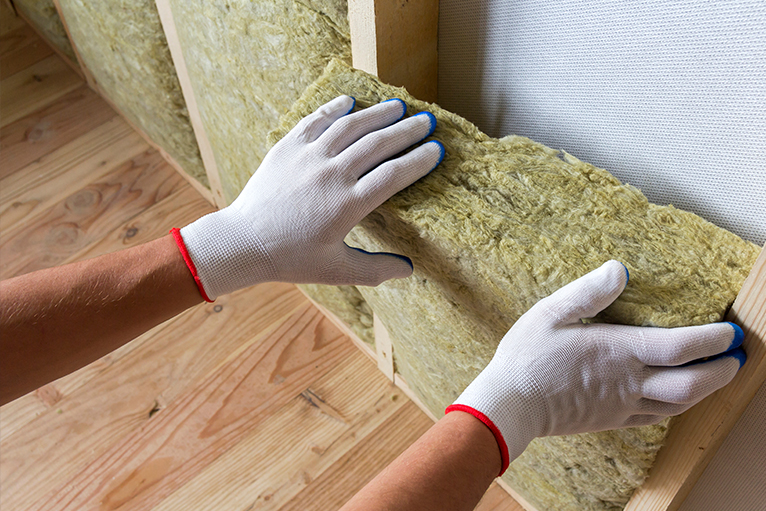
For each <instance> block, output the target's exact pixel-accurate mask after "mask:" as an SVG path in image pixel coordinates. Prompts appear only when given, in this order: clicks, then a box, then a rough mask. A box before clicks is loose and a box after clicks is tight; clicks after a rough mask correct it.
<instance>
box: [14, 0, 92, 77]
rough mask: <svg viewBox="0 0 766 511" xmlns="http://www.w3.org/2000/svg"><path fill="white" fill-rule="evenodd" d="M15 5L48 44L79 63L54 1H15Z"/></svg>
mask: <svg viewBox="0 0 766 511" xmlns="http://www.w3.org/2000/svg"><path fill="white" fill-rule="evenodd" d="M13 5H15V6H16V9H18V10H19V11H21V13H22V14H23V15H24V17H25V18H26V19H27V20H29V22H30V23H32V24H33V25H34V26H35V28H36V29H37V30H39V31H40V32H41V33H42V34H43V35H44V36H45V38H46V39H47V40H48V42H50V43H51V44H53V45H54V46H55V47H56V48H58V49H59V50H61V52H62V53H63V54H64V55H66V56H67V57H68V58H69V60H71V61H72V62H77V57H76V56H75V54H74V50H73V49H72V45H71V43H70V42H69V37H67V35H66V30H64V24H63V23H61V18H60V17H59V13H58V11H56V6H55V5H54V4H53V0H14V1H13Z"/></svg>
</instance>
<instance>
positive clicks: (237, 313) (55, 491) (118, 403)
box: [0, 284, 337, 509]
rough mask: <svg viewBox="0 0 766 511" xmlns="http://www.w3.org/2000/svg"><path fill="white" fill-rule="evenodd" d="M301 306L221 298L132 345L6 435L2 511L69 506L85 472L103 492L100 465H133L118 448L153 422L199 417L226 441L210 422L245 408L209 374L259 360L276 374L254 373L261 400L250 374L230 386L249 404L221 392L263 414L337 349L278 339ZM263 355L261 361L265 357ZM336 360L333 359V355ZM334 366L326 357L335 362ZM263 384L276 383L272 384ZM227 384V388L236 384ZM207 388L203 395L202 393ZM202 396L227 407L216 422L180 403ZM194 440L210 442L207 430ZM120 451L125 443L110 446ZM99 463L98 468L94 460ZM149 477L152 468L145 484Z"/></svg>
mask: <svg viewBox="0 0 766 511" xmlns="http://www.w3.org/2000/svg"><path fill="white" fill-rule="evenodd" d="M305 307H306V302H305V300H304V299H303V297H302V296H301V294H300V293H299V292H298V291H297V290H296V288H295V286H292V285H288V284H266V285H261V286H256V287H254V288H251V289H248V290H245V291H241V292H238V293H234V294H232V295H228V296H224V297H221V298H219V299H218V300H216V303H215V304H203V305H200V306H198V307H195V308H192V309H190V310H189V311H187V312H185V313H183V314H181V315H179V316H177V317H176V318H174V319H172V320H170V321H168V322H166V323H164V324H163V325H160V326H158V327H157V328H155V329H153V330H152V331H150V332H148V333H147V334H144V335H143V336H141V337H139V338H138V339H136V340H135V341H132V343H131V344H133V343H136V344H137V346H135V347H133V349H132V351H131V352H130V353H128V354H127V355H125V356H123V357H122V358H121V359H120V360H118V361H117V362H116V363H114V364H112V365H110V366H108V367H105V368H104V369H103V370H102V371H101V372H100V373H99V374H98V375H97V376H96V377H95V378H93V379H92V380H91V381H90V382H89V384H88V385H86V386H84V387H81V388H80V389H78V390H76V391H75V392H74V393H72V394H71V395H69V396H65V397H64V398H63V399H61V400H60V401H59V402H58V404H57V405H56V406H55V407H54V408H50V409H49V410H47V411H46V412H44V413H43V414H41V415H40V416H39V417H37V418H36V419H35V420H33V421H32V422H30V423H29V424H28V425H26V426H25V427H24V428H22V429H20V430H18V431H16V432H15V433H14V434H12V435H9V436H7V437H6V436H5V435H4V436H3V438H2V443H0V450H1V451H2V453H3V456H2V458H1V459H0V463H2V470H0V485H2V488H3V491H2V492H0V509H32V508H34V509H40V508H41V507H42V503H39V504H37V505H35V504H34V503H35V502H36V501H37V500H38V499H43V501H44V502H48V503H49V504H50V503H51V502H50V501H49V500H48V499H54V500H55V499H56V498H61V499H64V500H66V499H70V498H74V497H75V495H76V494H77V488H75V486H69V485H68V481H70V480H71V481H72V483H74V482H77V481H82V476H83V475H88V474H89V473H90V475H92V476H93V477H95V478H96V479H98V478H99V477H100V478H101V479H100V481H101V482H102V483H104V484H106V483H108V482H110V481H111V477H112V475H109V474H108V473H107V471H106V467H102V468H99V464H100V463H101V461H104V462H106V461H105V460H106V459H111V460H112V462H113V463H117V465H118V466H119V464H120V463H129V462H131V461H135V460H136V457H135V456H134V455H127V456H126V455H125V453H124V452H123V450H122V449H121V446H123V445H125V440H126V437H127V436H129V435H134V436H135V435H139V436H140V435H143V434H146V433H148V432H151V431H153V429H152V428H154V427H155V426H154V424H155V423H157V422H160V423H161V424H162V425H166V424H167V422H166V418H167V419H173V418H177V417H178V415H177V414H178V413H188V414H190V416H189V422H188V423H187V424H188V425H189V426H194V425H195V424H196V425H198V426H200V427H204V426H205V421H204V420H203V418H205V417H206V418H207V420H208V421H210V422H209V423H208V424H207V425H208V426H210V428H213V429H209V430H207V433H210V434H211V435H214V436H215V437H216V438H219V439H220V437H221V434H222V433H223V436H224V437H225V432H221V431H217V432H215V428H216V427H217V426H218V425H219V424H218V423H217V422H216V420H223V421H226V420H227V419H228V418H231V417H230V416H227V415H226V414H228V413H230V412H231V413H233V414H237V413H239V412H238V410H244V411H245V412H246V411H247V410H249V409H248V408H238V407H237V406H234V408H233V409H232V408H231V407H227V406H225V397H226V394H225V393H219V394H216V390H215V382H211V381H209V380H210V377H206V376H207V375H210V374H211V371H216V368H218V371H217V372H216V373H214V374H216V375H219V376H222V373H221V371H225V370H231V369H236V368H239V369H241V370H246V369H247V368H246V367H245V366H243V365H242V364H239V365H237V361H238V360H240V359H241V356H242V353H243V352H248V353H250V352H253V351H256V352H258V354H261V355H262V358H263V362H262V363H261V364H267V363H268V362H271V364H272V370H273V371H274V372H273V373H272V372H269V371H267V372H266V373H261V372H259V371H254V372H253V373H254V375H256V376H257V375H260V376H261V377H262V378H264V379H266V381H264V382H262V383H263V385H262V388H261V392H260V393H259V392H258V389H256V388H254V387H253V386H249V387H248V386H247V385H246V383H247V381H245V380H243V378H242V377H243V376H246V375H242V374H240V375H239V378H238V379H236V382H239V383H242V384H243V386H242V387H239V389H240V392H242V393H245V394H246V396H240V395H239V394H236V392H237V389H236V388H234V389H232V388H230V387H226V388H229V391H230V392H234V394H236V395H237V396H239V397H242V399H248V398H252V399H254V400H256V401H257V400H259V399H265V400H266V401H267V403H266V404H265V405H264V407H262V408H268V397H269V396H270V395H271V394H270V392H271V391H272V390H273V391H274V392H276V393H279V392H281V391H282V390H283V389H286V388H290V387H291V384H285V385H282V386H280V384H279V383H277V382H278V381H281V380H280V379H279V378H277V375H280V376H282V377H284V378H285V379H286V380H290V382H293V381H295V380H296V379H298V380H299V379H300V378H301V377H303V376H305V374H304V371H305V370H306V369H308V366H309V365H311V363H314V361H315V359H316V358H317V357H320V356H321V355H323V354H324V353H327V351H329V350H333V348H335V347H337V344H333V342H326V341H327V339H326V338H324V337H322V338H319V339H317V340H316V341H315V342H316V343H318V344H321V347H318V349H317V350H316V351H311V347H310V346H305V344H304V343H300V342H298V341H296V340H295V336H291V335H289V334H287V333H286V334H285V335H284V336H282V337H279V336H277V337H276V338H275V337H274V335H275V332H276V329H277V328H278V326H279V325H281V324H283V323H285V322H287V321H288V320H289V319H290V318H291V317H292V316H293V315H294V314H295V311H297V310H300V311H305ZM290 324H294V323H290ZM256 333H260V335H255V334H256ZM302 340H305V339H302ZM264 343H265V344H264ZM296 343H297V344H298V345H297V346H296ZM322 343H324V344H322ZM269 347H270V348H271V350H270V351H269V350H268V348H269ZM303 348H306V352H305V356H302V357H298V358H299V361H298V363H297V364H296V363H294V362H293V361H292V360H290V354H291V353H293V351H292V350H293V349H297V350H301V349H303ZM248 350H249V351H248ZM259 350H260V351H259ZM264 350H266V351H267V352H266V353H263V351H264ZM333 353H335V354H337V350H335V351H334V352H333ZM280 357H282V358H280ZM256 358H257V354H256ZM331 358H332V357H331ZM285 359H287V360H285ZM307 359H308V360H307ZM227 360H228V362H226V361H227ZM334 361H335V359H334V358H332V360H331V362H334ZM252 362H253V360H252V359H250V363H252ZM298 365H301V367H297V366H298ZM257 367H259V368H260V367H262V366H261V365H259V366H257ZM312 367H313V366H312ZM277 370H281V371H283V372H282V373H279V372H277ZM292 370H295V371H294V373H291V371H292ZM269 377H273V378H272V379H271V380H270V381H269ZM274 378H276V381H275V380H274ZM224 380H225V382H224V384H225V385H229V384H234V382H235V380H227V379H226V378H224ZM204 381H208V382H209V384H208V385H209V386H208V387H200V385H201V382H204ZM304 388H305V387H304ZM203 389H206V390H205V392H204V393H203V392H202V391H203ZM220 389H223V387H219V390H220ZM198 391H199V393H198ZM211 393H212V394H211ZM203 394H204V395H205V396H207V397H210V398H211V399H213V401H215V400H216V399H219V400H223V401H215V402H216V403H217V404H218V406H219V408H218V409H217V410H218V411H219V412H220V413H218V414H216V413H213V416H212V417H211V416H210V415H209V414H208V415H205V411H204V410H205V408H204V407H202V408H199V407H197V406H193V405H192V406H187V405H186V404H184V403H188V401H189V399H191V400H192V401H194V397H195V396H199V397H203ZM243 404H246V403H242V401H237V402H232V405H240V406H241V405H243ZM166 407H167V409H166ZM171 407H173V408H172V409H171ZM59 410H60V412H59ZM173 410H176V411H175V412H174V411H173ZM207 410H208V411H213V410H210V409H207ZM169 415H170V416H169ZM163 427H164V426H163ZM160 429H163V428H160ZM198 433H199V434H201V435H202V436H204V435H205V434H207V433H206V432H205V431H198ZM187 441H188V442H192V444H193V443H194V441H193V440H192V439H191V438H184V439H182V443H184V442H187ZM209 441H210V438H209V439H208V442H209ZM116 442H121V443H120V444H117V445H116V444H115V443H116ZM134 447H138V445H134ZM187 447H192V448H193V447H194V446H193V445H190V446H187ZM185 449H186V447H183V446H182V449H181V450H180V451H178V453H177V456H178V458H176V461H177V462H179V463H181V462H184V463H190V464H191V463H192V456H191V455H189V453H188V451H186V450H185ZM115 451H118V452H117V453H116V457H115V458H110V456H109V453H110V452H112V453H115ZM100 457H101V461H98V460H99V458H100ZM190 466H191V465H190ZM115 468H116V467H115ZM102 470H103V472H102ZM151 473H152V470H151V468H149V469H148V475H150V474H151ZM155 476H156V477H161V476H162V474H161V473H160V474H157V473H155V474H154V476H152V477H155ZM62 505H63V504H62ZM54 507H56V506H54ZM75 507H77V508H78V509H83V508H84V506H83V507H79V506H75ZM133 507H134V508H140V507H141V506H139V505H136V506H133Z"/></svg>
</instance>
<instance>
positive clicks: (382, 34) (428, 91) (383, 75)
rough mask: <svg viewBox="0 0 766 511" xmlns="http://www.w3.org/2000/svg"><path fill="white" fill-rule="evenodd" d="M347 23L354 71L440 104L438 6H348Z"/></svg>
mask: <svg viewBox="0 0 766 511" xmlns="http://www.w3.org/2000/svg"><path fill="white" fill-rule="evenodd" d="M348 18H349V24H350V27H351V55H352V59H353V65H354V67H355V68H357V69H361V70H363V71H367V72H368V73H372V74H374V75H376V76H377V77H378V78H380V79H381V80H382V81H383V82H385V83H389V84H391V85H397V86H400V87H404V88H406V89H407V91H409V93H410V94H412V95H413V96H415V97H416V98H418V99H422V100H424V101H430V102H432V103H433V102H436V84H437V73H438V58H437V31H438V25H439V2H438V0H420V1H417V2H401V1H399V0H349V2H348Z"/></svg>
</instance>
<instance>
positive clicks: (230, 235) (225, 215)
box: [180, 207, 278, 300]
mask: <svg viewBox="0 0 766 511" xmlns="http://www.w3.org/2000/svg"><path fill="white" fill-rule="evenodd" d="M180 235H181V237H182V238H183V242H184V244H185V246H186V249H187V250H188V254H189V257H190V259H191V261H192V262H193V265H194V267H196V269H197V273H198V274H199V282H200V283H201V285H202V287H203V290H204V291H205V293H206V294H207V296H208V297H210V299H211V300H215V299H216V298H217V297H218V296H221V295H224V294H227V293H231V292H233V291H236V290H237V289H242V288H245V287H249V286H252V285H254V284H258V283H261V282H272V281H276V280H278V278H277V277H278V276H277V271H276V268H275V266H274V264H273V262H272V261H271V258H270V257H269V256H268V255H267V252H266V250H265V248H264V246H263V244H262V243H261V241H260V239H259V238H258V236H257V235H256V233H255V232H254V230H253V226H252V225H251V224H250V222H248V221H247V220H245V219H244V218H243V217H242V215H241V214H240V213H239V212H238V211H237V210H236V209H233V208H231V207H229V208H226V209H222V210H220V211H216V212H214V213H210V214H208V215H205V216H203V217H202V218H200V219H199V220H197V221H195V222H193V223H191V224H189V225H187V226H186V227H184V228H183V229H181V230H180Z"/></svg>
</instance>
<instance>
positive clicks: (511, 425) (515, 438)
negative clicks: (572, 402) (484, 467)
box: [446, 359, 546, 475]
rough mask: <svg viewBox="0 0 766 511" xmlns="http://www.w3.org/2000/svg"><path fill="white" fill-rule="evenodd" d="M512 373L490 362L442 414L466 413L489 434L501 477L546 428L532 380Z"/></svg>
mask: <svg viewBox="0 0 766 511" xmlns="http://www.w3.org/2000/svg"><path fill="white" fill-rule="evenodd" d="M515 372H516V371H515V370H514V367H513V365H512V364H504V363H503V361H502V359H500V360H498V359H494V360H493V361H492V362H491V363H490V364H489V365H488V366H487V367H486V368H485V369H484V371H482V372H481V373H480V374H479V376H477V377H476V379H475V380H474V381H473V382H471V384H470V385H469V386H468V387H466V389H465V390H464V391H463V393H462V394H461V395H460V396H459V397H458V399H456V400H455V402H454V403H453V404H452V405H450V406H449V407H447V410H446V412H447V413H449V412H454V411H462V412H465V413H469V414H471V415H472V416H473V417H474V418H475V419H477V420H478V421H480V422H481V423H483V424H484V425H485V426H486V427H487V429H488V430H489V431H491V432H492V434H493V436H494V438H495V441H496V443H497V446H498V449H499V450H500V453H501V455H502V462H503V463H502V468H501V472H500V474H501V475H502V473H503V472H505V470H506V469H507V468H508V465H509V464H510V463H511V462H512V461H513V460H514V459H516V458H517V457H518V456H520V455H521V453H522V452H524V449H526V448H527V445H529V442H531V441H532V440H533V439H534V438H535V437H538V436H542V435H543V434H544V431H545V428H546V424H545V423H546V420H545V416H546V414H545V410H544V408H543V407H542V406H541V403H540V401H539V400H536V399H534V396H535V395H536V394H537V390H536V389H535V388H534V382H533V380H532V379H531V378H528V377H527V376H525V375H516V374H514V373H515Z"/></svg>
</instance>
